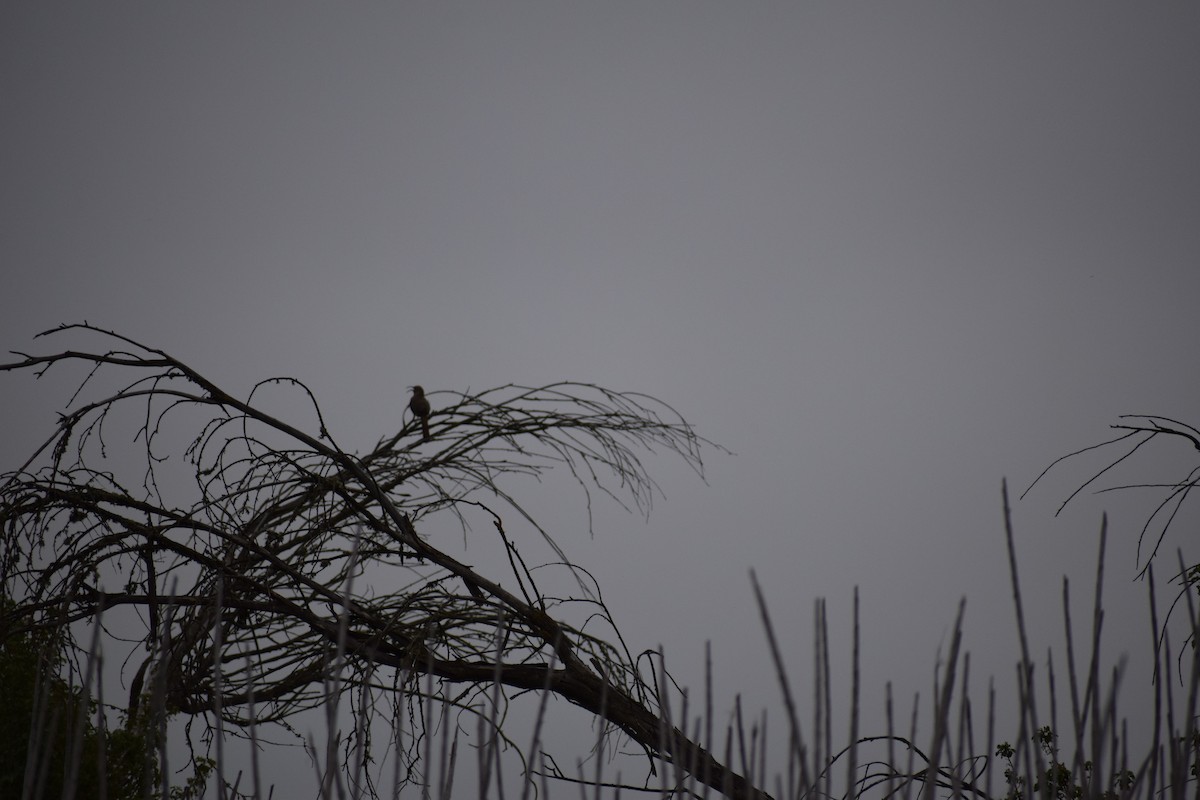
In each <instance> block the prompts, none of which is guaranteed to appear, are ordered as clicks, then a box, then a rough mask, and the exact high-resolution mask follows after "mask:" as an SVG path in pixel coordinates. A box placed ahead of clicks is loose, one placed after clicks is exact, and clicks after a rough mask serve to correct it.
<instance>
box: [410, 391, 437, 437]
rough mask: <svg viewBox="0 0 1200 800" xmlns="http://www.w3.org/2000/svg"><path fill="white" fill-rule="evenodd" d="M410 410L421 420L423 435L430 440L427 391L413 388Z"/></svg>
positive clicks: (429, 409)
mask: <svg viewBox="0 0 1200 800" xmlns="http://www.w3.org/2000/svg"><path fill="white" fill-rule="evenodd" d="M408 410H409V411H411V412H412V413H413V416H415V417H417V418H418V419H420V420H421V435H422V436H423V437H424V438H425V439H426V440H428V439H429V412H430V411H432V410H433V409H431V408H430V407H429V401H428V400H426V399H425V390H424V389H423V388H421V387H420V386H414V387H412V399H410V400H409V401H408Z"/></svg>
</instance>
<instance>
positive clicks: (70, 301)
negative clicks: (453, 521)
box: [0, 2, 1200, 732]
mask: <svg viewBox="0 0 1200 800" xmlns="http://www.w3.org/2000/svg"><path fill="white" fill-rule="evenodd" d="M1198 86H1200V6H1197V5H1195V4H1189V3H1175V4H1154V5H1144V4H1129V3H1114V2H1086V3H1084V2H1059V3H1032V2H1030V3H1025V2H1017V3H992V4H981V3H918V2H904V3H869V4H868V3H849V2H847V3H841V2H838V3H835V2H811V3H810V2H804V3H800V2H797V3H754V4H749V3H718V2H687V3H683V2H653V3H632V2H607V3H591V4H580V3H477V4H460V3H442V2H439V3H391V4H382V3H370V4H359V5H351V4H343V3H338V4H331V3H308V4H301V3H286V4H284V3H265V2H264V3H256V4H240V3H205V4H199V3H196V4H175V3H172V4H149V3H146V4H130V3H106V4H92V5H86V6H84V5H72V6H67V5H58V4H51V3H6V4H4V5H3V6H2V7H0V102H2V106H0V107H2V108H3V112H2V113H3V117H2V120H3V122H2V126H0V137H2V142H3V147H0V226H2V228H0V264H2V265H3V291H0V345H2V346H3V349H5V350H8V349H25V350H28V349H31V348H34V347H49V346H53V342H51V343H49V344H46V345H34V344H33V343H32V342H31V337H32V336H33V334H35V333H36V332H38V331H40V330H42V329H45V328H49V327H52V326H54V325H57V324H58V323H60V322H74V321H79V320H83V319H87V320H88V321H90V322H93V323H96V324H98V325H102V326H106V327H112V328H116V329H118V330H120V331H121V332H123V333H127V334H129V335H131V336H134V337H136V338H139V339H142V340H143V341H146V342H147V343H149V344H152V345H154V346H158V347H162V348H164V349H166V350H168V351H170V352H171V353H173V354H174V355H176V356H178V357H180V358H182V359H183V360H185V361H188V362H189V363H192V364H193V365H194V366H196V367H197V368H199V369H201V370H202V371H205V372H207V373H208V374H209V375H210V376H211V377H213V378H214V379H216V380H217V381H218V382H222V383H224V384H225V385H226V386H227V388H229V389H231V390H232V391H235V392H238V391H240V392H245V391H247V390H248V389H249V388H250V386H251V385H252V384H253V382H254V381H255V380H256V379H258V378H260V377H266V376H268V375H276V374H290V375H292V376H295V377H297V378H299V379H301V380H303V381H305V382H306V383H308V384H309V385H310V386H311V387H312V388H313V389H314V391H315V392H316V394H317V396H318V398H319V399H320V400H321V402H322V403H323V405H324V407H325V409H326V418H327V419H328V420H330V425H331V428H332V430H333V432H334V434H335V436H337V437H339V439H340V440H341V441H342V442H343V443H344V444H345V445H346V446H349V447H353V448H366V447H368V446H370V445H371V444H373V443H374V442H375V441H376V440H377V439H378V438H379V437H380V436H382V435H383V434H385V433H388V432H391V431H394V430H395V429H396V428H397V427H398V426H399V425H400V424H401V423H402V412H403V408H404V403H405V400H406V393H405V389H404V387H406V386H408V385H409V384H412V383H418V382H419V383H422V384H424V385H425V386H426V387H427V389H429V390H430V391H431V392H433V391H436V390H438V389H455V390H460V391H461V390H466V389H468V388H470V389H476V390H478V389H483V388H485V387H488V386H492V385H498V384H503V383H508V382H517V383H523V384H542V383H548V382H553V381H560V380H579V381H587V382H595V383H600V384H603V385H606V386H608V387H611V388H614V389H619V390H635V391H642V392H647V393H650V394H653V395H655V396H657V397H659V398H661V399H662V400H664V401H666V402H668V403H670V404H671V405H673V406H674V407H675V408H677V409H678V410H679V411H680V412H681V413H682V414H683V415H684V416H685V417H687V418H688V419H689V420H690V421H691V422H693V423H694V424H695V425H696V426H697V427H698V428H699V431H700V432H701V433H702V434H703V435H705V436H707V437H709V438H711V439H713V440H715V441H716V442H719V443H720V444H722V445H724V446H725V447H727V448H729V449H730V450H731V451H733V452H734V453H735V455H723V454H721V453H718V452H716V451H713V452H710V453H709V454H708V458H707V468H708V471H707V478H708V481H707V484H705V483H702V482H701V481H699V480H698V479H696V478H695V477H694V476H693V475H692V474H691V473H690V472H688V471H687V470H686V469H685V468H683V467H682V466H681V465H680V464H679V463H677V462H674V461H672V460H671V459H669V458H667V457H665V456H663V457H661V458H655V457H652V458H650V459H649V461H648V464H649V466H650V468H651V471H652V472H653V473H654V474H655V475H656V476H657V477H658V478H659V479H660V481H661V483H662V485H663V488H664V489H665V491H666V497H665V499H663V500H660V501H659V502H658V503H657V504H656V506H655V509H654V511H653V514H652V516H651V517H650V520H649V523H646V522H645V521H644V520H642V519H641V518H639V517H637V516H630V515H626V514H625V513H624V512H622V511H621V510H620V509H619V508H617V507H616V506H614V505H601V506H600V507H599V515H598V517H597V524H596V535H595V538H594V539H590V538H589V537H588V535H587V531H586V516H585V509H584V505H583V502H582V498H581V496H580V495H578V493H572V492H565V493H560V492H558V491H557V487H556V491H554V492H547V491H541V492H540V493H539V490H538V488H537V487H536V486H535V485H531V486H530V487H528V493H527V494H526V495H525V496H526V497H527V498H528V500H529V502H530V503H531V505H532V506H533V507H534V508H535V510H539V511H540V512H541V513H542V514H544V516H545V518H546V519H547V520H549V521H550V523H551V524H552V525H553V526H554V529H555V530H554V533H555V535H556V536H557V538H558V541H559V542H560V543H561V544H562V545H563V546H564V547H565V548H566V549H567V551H568V552H569V553H570V554H571V555H572V556H574V557H575V558H576V560H578V561H579V562H580V563H582V564H583V565H585V566H587V567H589V568H590V569H591V570H592V571H593V572H594V573H595V575H596V576H597V578H598V580H599V582H600V584H601V587H602V588H603V589H604V590H605V594H606V597H607V598H608V600H609V601H610V604H611V606H612V609H613V611H614V613H615V614H616V617H617V620H618V622H619V623H622V624H623V625H624V627H625V631H626V639H627V640H628V641H629V642H630V646H631V647H632V648H634V649H635V650H639V649H642V648H644V647H653V646H655V645H657V644H659V643H662V644H663V645H664V646H665V647H666V650H667V654H668V658H669V659H670V660H671V661H672V662H673V663H674V664H675V666H676V667H677V668H679V670H680V672H681V675H682V676H683V677H684V679H685V680H686V681H688V682H693V683H694V682H695V681H697V680H698V679H699V676H700V675H701V671H700V667H701V663H702V656H703V647H704V642H705V640H707V639H711V640H712V641H713V643H714V648H715V651H716V652H715V663H716V668H717V670H718V676H717V677H718V683H717V689H718V692H719V693H720V699H722V700H723V701H724V702H726V703H727V702H729V701H731V699H732V696H733V694H734V693H735V692H742V693H743V694H744V696H745V697H744V699H745V701H746V702H747V703H748V704H749V705H751V706H752V707H758V706H761V705H764V704H768V703H774V702H776V695H775V693H774V691H773V689H772V687H771V686H770V679H769V676H770V669H769V664H768V660H767V650H766V647H765V645H764V642H763V636H762V634H761V632H760V630H759V629H758V627H757V623H756V613H755V611H754V606H753V601H752V593H751V589H750V585H749V581H748V577H747V576H748V570H750V569H751V568H754V569H756V570H757V571H758V574H759V577H760V579H761V581H762V583H763V585H764V588H765V591H766V594H767V598H768V600H769V601H770V602H771V604H772V607H773V608H774V610H775V613H776V617H777V622H778V624H779V625H780V627H781V633H782V635H783V637H784V640H785V645H786V654H785V655H786V658H787V660H788V663H789V664H790V665H792V666H793V667H794V669H795V670H796V680H797V681H799V682H801V683H805V682H806V681H807V680H808V679H809V670H808V666H809V664H810V663H811V658H812V656H811V646H810V637H811V617H812V604H813V602H814V600H815V599H816V598H818V597H826V598H828V602H829V605H830V611H831V614H832V615H833V625H834V628H835V631H836V632H837V634H838V638H837V639H835V641H834V643H833V646H834V647H835V648H840V650H836V651H835V652H837V653H839V654H846V653H848V652H849V641H848V635H847V627H846V626H847V621H848V618H849V610H850V607H851V598H852V591H853V587H855V586H858V587H859V590H860V593H861V598H862V616H863V637H864V644H863V648H864V659H865V660H866V664H865V665H864V681H865V682H866V687H867V688H866V697H865V700H864V702H865V704H866V705H867V707H868V709H879V708H881V703H882V685H883V682H884V681H886V680H891V681H893V682H894V683H895V684H896V687H897V691H898V693H899V694H900V695H901V696H902V697H908V696H911V693H912V692H915V691H917V690H921V691H923V692H925V693H927V692H928V686H929V682H930V679H931V676H932V670H933V666H934V658H935V653H936V650H937V648H938V646H939V644H940V645H942V646H943V648H944V647H945V645H946V644H947V643H948V639H949V637H948V630H949V627H950V625H951V623H952V621H953V617H954V612H955V608H956V604H957V602H958V600H959V598H960V597H963V596H965V597H966V598H967V623H968V636H967V642H966V644H967V646H968V647H969V648H970V649H971V650H972V651H973V652H974V653H975V661H974V663H973V666H972V674H973V675H975V676H977V678H978V682H977V685H978V686H982V681H983V677H982V676H986V675H987V674H988V673H993V674H995V675H996V676H997V679H998V681H999V682H1000V686H1001V687H1002V688H1001V694H1002V696H1008V697H1011V698H1014V702H1015V691H1013V690H1012V677H1011V676H1012V673H1013V664H1014V663H1015V661H1016V658H1017V651H1016V638H1015V632H1014V628H1013V624H1012V622H1011V619H1012V614H1011V610H1010V609H1011V606H1010V602H1009V590H1008V577H1007V565H1006V561H1005V558H1004V541H1003V535H1002V530H1003V528H1002V518H1001V501H1000V484H1001V479H1002V478H1004V477H1007V478H1008V479H1009V481H1010V485H1011V487H1012V488H1014V489H1015V493H1019V492H1020V491H1021V490H1023V489H1024V488H1025V487H1026V486H1027V485H1028V484H1029V482H1030V481H1032V480H1033V478H1034V477H1036V476H1037V474H1038V473H1039V472H1040V471H1041V470H1042V468H1043V467H1045V466H1046V464H1048V463H1049V462H1050V461H1051V460H1053V459H1054V458H1056V457H1058V456H1060V455H1063V454H1065V453H1067V452H1069V451H1071V450H1074V449H1077V448H1079V447H1083V446H1085V445H1088V444H1093V443H1096V442H1099V441H1101V440H1103V439H1104V438H1107V437H1108V435H1109V432H1108V430H1107V425H1108V424H1109V423H1111V422H1113V421H1115V418H1116V416H1117V415H1118V414H1122V413H1155V414H1165V415H1168V416H1174V417H1177V418H1181V419H1185V420H1188V421H1191V422H1193V423H1197V422H1200V409H1198V408H1197V405H1196V398H1197V389H1198V388H1200V380H1198V379H1197V374H1198V372H1197V366H1198V365H1197V355H1196V354H1197V330H1198V327H1200V326H1198V319H1200V316H1198V315H1197V312H1196V305H1197V300H1198V299H1200V260H1198V258H1197V257H1198V255H1200V146H1198V143H1200V103H1198V102H1197V99H1198V96H1197V87H1198ZM53 388H54V387H53V386H51V385H35V384H33V382H32V381H31V380H29V379H28V377H26V376H13V375H8V376H2V377H0V393H2V395H0V396H3V398H4V409H5V420H4V424H3V427H2V428H0V455H2V457H3V465H2V467H3V469H11V468H13V467H15V466H17V465H18V464H19V463H20V462H21V461H23V460H24V457H25V456H26V455H27V454H28V452H29V450H31V448H32V447H33V446H34V445H35V443H38V442H40V441H41V440H43V439H44V438H45V436H46V434H47V431H48V428H49V426H50V425H52V424H53V421H54V419H55V417H54V411H55V410H57V409H58V408H60V407H61V405H62V404H63V403H64V402H65V401H66V399H67V396H66V394H65V393H63V392H61V391H53V390H52V389H53ZM434 399H435V402H436V396H435V398H434ZM1177 449H1178V448H1177ZM1169 450H1170V448H1163V449H1162V450H1159V451H1155V452H1154V453H1153V454H1149V458H1147V460H1145V461H1143V462H1140V463H1139V464H1136V465H1133V466H1131V470H1132V471H1131V472H1130V473H1128V474H1127V476H1126V477H1127V478H1128V479H1129V480H1134V479H1140V480H1148V479H1163V478H1166V477H1172V478H1177V477H1179V474H1178V473H1169V474H1164V473H1163V471H1164V470H1165V469H1166V466H1165V465H1166V464H1168V463H1174V464H1179V463H1182V462H1178V461H1176V462H1171V461H1170V459H1171V455H1172V454H1171V453H1170V452H1168V451H1169ZM1182 455H1183V456H1186V455H1187V454H1186V453H1183V454H1182ZM1088 474H1089V473H1088V472H1087V470H1086V469H1085V468H1084V467H1082V466H1080V467H1075V466H1073V465H1071V464H1068V465H1065V466H1064V467H1062V471H1061V472H1055V473H1051V476H1050V477H1049V479H1048V480H1047V482H1046V483H1045V484H1043V485H1040V486H1039V488H1038V489H1037V490H1036V491H1035V492H1034V493H1033V494H1032V495H1031V497H1030V499H1027V500H1026V501H1023V502H1020V503H1016V508H1015V512H1016V514H1015V519H1016V522H1017V525H1018V545H1019V547H1020V550H1021V556H1022V569H1023V570H1024V572H1023V575H1022V578H1023V580H1024V581H1025V583H1026V589H1027V591H1028V597H1027V602H1029V603H1030V604H1031V605H1034V606H1035V607H1040V608H1042V609H1044V610H1043V612H1042V613H1039V614H1035V615H1034V617H1035V622H1036V623H1037V625H1036V631H1035V636H1034V640H1035V641H1034V648H1035V651H1036V652H1038V653H1043V654H1044V652H1045V649H1046V647H1048V646H1050V645H1051V644H1053V643H1055V642H1056V641H1057V639H1058V637H1059V636H1060V633H1061V626H1060V623H1059V622H1058V620H1059V616H1058V612H1057V607H1058V606H1057V604H1058V597H1059V593H1060V584H1059V576H1060V575H1061V574H1063V573H1064V572H1070V573H1071V574H1072V575H1073V576H1075V577H1074V583H1073V586H1074V587H1075V591H1076V592H1077V594H1078V596H1079V598H1080V601H1081V603H1082V602H1084V599H1085V597H1086V594H1087V591H1088V586H1090V579H1089V577H1088V576H1089V575H1090V573H1091V570H1092V569H1093V566H1094V561H1095V542H1096V538H1097V537H1096V531H1097V529H1098V525H1099V520H1100V515H1101V512H1102V511H1103V510H1104V509H1109V510H1110V511H1112V512H1114V514H1115V515H1116V516H1115V520H1114V522H1115V524H1114V527H1113V539H1112V542H1111V548H1110V556H1111V558H1110V564H1109V566H1110V573H1109V575H1110V580H1109V582H1108V585H1107V591H1108V597H1109V600H1110V603H1109V614H1110V617H1109V619H1108V621H1107V622H1106V624H1107V625H1108V626H1109V628H1108V631H1107V635H1108V636H1109V639H1108V651H1109V653H1110V654H1111V655H1112V656H1113V658H1114V659H1115V657H1116V655H1117V654H1118V653H1119V651H1121V650H1128V651H1129V652H1130V655H1131V658H1132V662H1131V667H1135V668H1136V667H1137V663H1138V662H1139V661H1140V662H1141V663H1142V668H1143V669H1144V667H1145V662H1146V661H1147V659H1148V656H1147V653H1146V650H1147V648H1146V643H1147V642H1148V641H1149V633H1148V630H1147V629H1146V612H1145V603H1144V594H1145V587H1144V585H1143V584H1140V583H1133V582H1132V577H1133V575H1134V572H1135V571H1136V567H1135V563H1134V549H1133V548H1134V539H1135V537H1136V532H1137V527H1138V525H1139V524H1140V521H1141V519H1142V517H1143V516H1144V514H1145V513H1146V512H1148V511H1149V509H1150V508H1151V507H1152V498H1151V497H1149V496H1147V495H1145V494H1143V495H1138V496H1136V497H1135V496H1128V497H1126V498H1125V499H1124V500H1122V498H1121V497H1120V496H1116V495H1102V496H1099V497H1091V496H1089V497H1084V498H1081V499H1080V501H1079V502H1078V504H1077V505H1076V506H1073V507H1069V508H1068V510H1067V512H1064V515H1063V516H1060V517H1059V518H1057V519H1056V518H1054V516H1053V512H1054V510H1055V509H1056V508H1057V506H1058V503H1059V502H1061V500H1062V499H1064V498H1065V497H1066V495H1067V494H1069V493H1070V491H1072V490H1073V489H1074V488H1075V487H1076V486H1077V485H1078V483H1080V482H1081V481H1082V480H1083V479H1086V477H1088ZM517 491H518V494H521V491H522V490H517ZM1014 501H1015V497H1014ZM1192 519H1193V521H1194V517H1193V518H1192ZM1180 530H1182V523H1181V528H1180ZM1193 530H1194V528H1193ZM431 533H436V532H431ZM447 535H451V533H449V532H448V533H447ZM1185 544H1187V540H1186V536H1180V535H1178V534H1177V535H1176V537H1175V538H1174V539H1173V540H1171V541H1170V545H1171V546H1172V547H1175V546H1179V545H1185ZM1193 551H1194V548H1193ZM1193 554H1194V552H1193ZM1163 571H1164V572H1165V569H1164V570H1163ZM1076 619H1077V620H1083V619H1086V615H1085V614H1083V613H1082V612H1080V613H1079V614H1078V615H1077V617H1076ZM1080 624H1082V623H1080ZM1139 681H1140V683H1138V682H1139ZM1127 688H1128V691H1129V692H1130V695H1129V696H1130V698H1135V697H1136V698H1145V697H1149V696H1150V695H1149V693H1148V687H1147V686H1146V685H1145V679H1144V675H1143V676H1140V677H1137V678H1136V679H1133V683H1132V684H1131V686H1130V687H1127ZM846 691H847V688H846V686H845V684H844V683H843V684H841V685H840V686H839V687H835V698H836V697H837V693H838V692H840V693H841V696H843V697H844V696H845V692H846ZM1005 692H1009V694H1008V695H1005V694H1004V693H1005ZM804 696H805V697H807V692H805V693H804ZM1126 710H1127V711H1130V712H1132V709H1129V708H1126ZM806 718H807V713H806ZM876 719H878V717H877V718H876ZM780 723H782V720H780ZM864 730H865V732H882V731H881V730H879V729H878V728H876V729H875V730H872V729H871V726H870V725H869V724H865V725H864Z"/></svg>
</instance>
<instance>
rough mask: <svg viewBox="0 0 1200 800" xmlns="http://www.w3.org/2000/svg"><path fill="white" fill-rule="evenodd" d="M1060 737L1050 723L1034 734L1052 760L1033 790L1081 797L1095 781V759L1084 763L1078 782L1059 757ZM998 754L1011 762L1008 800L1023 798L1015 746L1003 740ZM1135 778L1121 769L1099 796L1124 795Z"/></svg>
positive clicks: (1108, 799) (1058, 798)
mask: <svg viewBox="0 0 1200 800" xmlns="http://www.w3.org/2000/svg"><path fill="white" fill-rule="evenodd" d="M1057 739H1058V735H1057V734H1056V733H1054V731H1052V730H1051V729H1050V726H1049V725H1044V726H1042V727H1041V728H1039V729H1038V731H1037V733H1035V734H1034V735H1033V741H1034V743H1035V744H1036V745H1037V747H1038V749H1040V750H1041V751H1042V753H1043V754H1044V755H1045V756H1046V757H1047V758H1049V759H1050V764H1049V766H1047V767H1046V768H1045V769H1044V770H1043V771H1042V774H1041V775H1039V776H1038V777H1037V779H1036V780H1035V781H1034V784H1033V791H1034V792H1035V793H1037V794H1038V795H1039V796H1041V797H1045V798H1052V800H1079V799H1080V798H1082V797H1083V796H1084V793H1085V791H1087V788H1086V787H1087V786H1089V785H1090V784H1091V783H1092V762H1091V761H1086V762H1084V764H1083V774H1082V775H1081V776H1079V777H1080V780H1079V781H1076V780H1075V775H1073V774H1072V772H1071V769H1070V768H1069V767H1068V766H1067V765H1066V764H1064V763H1063V762H1062V761H1059V760H1058V747H1057V745H1056V740H1057ZM996 755H997V756H999V757H1000V758H1002V759H1004V760H1005V762H1007V766H1006V767H1005V769H1004V781H1005V782H1006V783H1007V784H1008V793H1007V794H1006V795H1005V798H1006V800H1023V798H1024V797H1025V778H1023V777H1022V776H1020V775H1018V774H1017V769H1016V767H1015V766H1014V765H1013V757H1014V756H1015V755H1016V750H1015V748H1013V746H1012V745H1011V744H1009V743H1008V742H1001V743H1000V744H998V745H997V746H996ZM1135 779H1136V776H1135V775H1134V773H1133V771H1132V770H1128V769H1122V770H1118V771H1117V772H1115V773H1113V777H1112V783H1111V784H1110V785H1111V787H1112V788H1111V789H1107V790H1105V791H1104V792H1102V793H1100V794H1099V797H1101V798H1102V800H1117V799H1118V798H1119V797H1121V793H1122V792H1128V791H1129V790H1130V789H1131V788H1133V784H1134V781H1135ZM1089 796H1090V795H1089Z"/></svg>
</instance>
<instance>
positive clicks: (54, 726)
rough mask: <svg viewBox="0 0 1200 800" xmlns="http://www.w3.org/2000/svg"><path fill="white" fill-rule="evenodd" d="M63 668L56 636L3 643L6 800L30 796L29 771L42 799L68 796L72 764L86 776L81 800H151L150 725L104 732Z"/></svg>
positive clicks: (1, 754) (2, 785) (1, 730)
mask: <svg viewBox="0 0 1200 800" xmlns="http://www.w3.org/2000/svg"><path fill="white" fill-rule="evenodd" d="M60 666H61V650H60V649H59V648H57V647H56V646H55V642H54V641H53V640H52V639H51V638H50V637H48V636H44V635H38V636H35V635H31V634H16V635H10V636H6V637H4V638H3V641H0V686H3V687H4V702H3V703H0V741H3V742H5V745H4V746H3V747H0V797H21V796H22V792H23V786H24V784H25V782H26V774H25V773H26V769H27V767H31V768H32V769H34V770H35V774H34V775H33V776H30V777H31V780H34V781H36V782H35V783H34V784H33V785H34V786H37V785H39V784H40V786H41V792H40V795H41V796H43V797H59V796H63V787H64V784H65V783H66V782H67V781H68V779H69V772H70V770H69V769H68V764H71V763H74V764H75V765H76V768H77V770H78V772H77V778H76V792H75V796H76V797H77V798H81V799H82V800H87V799H88V798H101V797H108V798H113V800H122V799H123V798H129V800H133V798H141V797H144V796H145V789H146V788H147V784H148V783H149V784H150V785H152V782H153V781H154V779H155V773H156V771H157V769H156V762H155V760H154V758H153V755H154V750H153V745H152V741H153V739H152V737H151V736H150V735H149V733H148V731H147V730H146V729H145V726H144V725H133V726H127V727H123V728H118V729H115V730H111V731H107V730H102V729H99V728H97V727H96V704H95V703H93V702H91V701H90V700H88V698H87V697H86V695H85V694H84V692H82V691H81V690H80V689H79V688H78V687H76V686H73V685H71V684H69V683H67V682H66V681H64V680H63V679H62V678H60V677H59V674H58V667H60ZM31 746H32V748H33V753H34V757H33V758H32V759H31V758H30V757H29V752H30V748H31ZM76 747H78V748H79V750H78V756H77V758H74V759H73V758H71V756H70V754H71V753H72V752H74V748H76ZM102 751H103V772H101V758H100V756H101V752H102ZM102 775H103V779H104V786H101V784H100V781H101V776H102ZM35 796H37V793H36V792H35Z"/></svg>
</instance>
